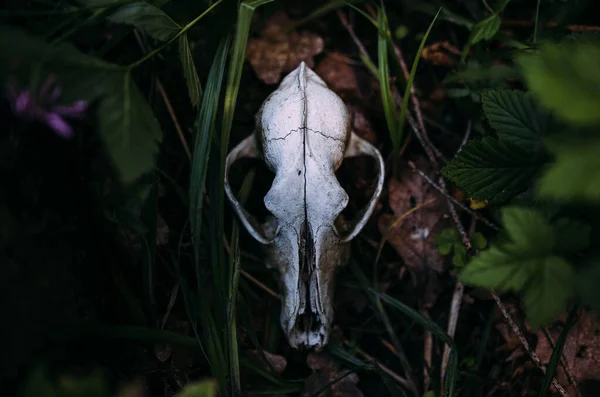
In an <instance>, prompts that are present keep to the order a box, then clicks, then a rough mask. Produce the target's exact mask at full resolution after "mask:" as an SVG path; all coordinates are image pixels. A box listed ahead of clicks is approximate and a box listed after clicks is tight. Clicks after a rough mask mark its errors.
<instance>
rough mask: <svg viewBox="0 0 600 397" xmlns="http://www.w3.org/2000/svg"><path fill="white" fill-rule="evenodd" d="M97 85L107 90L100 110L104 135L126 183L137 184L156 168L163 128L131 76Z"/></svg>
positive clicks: (119, 76) (99, 115) (100, 124)
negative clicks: (155, 159) (143, 176)
mask: <svg viewBox="0 0 600 397" xmlns="http://www.w3.org/2000/svg"><path fill="white" fill-rule="evenodd" d="M97 84H103V85H105V87H106V88H105V89H106V90H107V92H106V95H104V96H103V98H102V100H101V102H100V105H99V107H98V121H99V125H98V127H99V131H100V135H101V136H102V140H103V141H104V144H105V145H106V147H107V149H108V154H109V155H110V158H111V159H112V161H113V162H114V164H115V166H116V167H117V169H118V170H119V171H120V177H121V179H122V180H123V182H125V183H129V182H133V181H134V180H136V179H137V178H138V177H139V176H140V175H142V174H144V173H146V172H148V171H149V170H151V169H152V168H153V166H154V158H155V155H156V153H157V152H158V142H159V140H160V138H161V135H162V133H161V131H160V127H159V126H158V122H157V121H156V119H155V118H154V114H153V113H152V109H151V108H150V106H149V105H148V103H147V102H146V99H145V98H144V97H143V95H142V93H141V92H140V90H139V89H138V88H137V86H136V85H135V83H134V82H133V79H132V78H131V75H130V74H129V73H124V74H122V75H118V76H115V77H112V78H110V79H107V80H105V81H97Z"/></svg>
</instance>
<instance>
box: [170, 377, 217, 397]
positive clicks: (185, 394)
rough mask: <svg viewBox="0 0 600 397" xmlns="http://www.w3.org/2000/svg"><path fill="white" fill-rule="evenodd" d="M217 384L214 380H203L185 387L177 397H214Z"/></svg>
mask: <svg viewBox="0 0 600 397" xmlns="http://www.w3.org/2000/svg"><path fill="white" fill-rule="evenodd" d="M216 395H217V384H216V382H215V381H214V380H212V379H210V380H203V381H200V382H195V383H191V384H189V385H187V386H186V387H185V389H183V391H182V392H181V393H179V394H177V397H216Z"/></svg>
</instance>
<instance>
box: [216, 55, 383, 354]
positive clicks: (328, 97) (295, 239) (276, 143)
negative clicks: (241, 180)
mask: <svg viewBox="0 0 600 397" xmlns="http://www.w3.org/2000/svg"><path fill="white" fill-rule="evenodd" d="M359 155H368V156H372V157H374V158H375V159H376V162H377V166H378V168H379V175H378V184H377V188H376V189H375V193H374V194H373V197H372V198H371V200H370V202H369V203H368V205H367V206H366V208H364V209H363V211H361V213H360V214H359V215H358V217H357V219H356V220H354V221H353V222H350V223H347V222H346V221H344V220H343V219H342V217H341V216H340V213H341V212H342V210H343V209H344V208H345V207H346V206H347V204H348V195H347V194H346V192H345V191H344V189H342V187H341V186H340V184H339V182H338V180H337V178H336V176H335V171H336V170H337V169H338V167H339V166H340V164H341V163H342V160H343V159H344V158H345V157H352V156H359ZM242 157H254V158H262V159H264V161H265V163H266V164H267V166H268V167H269V168H270V169H271V170H272V171H273V172H274V173H275V179H274V181H273V185H272V186H271V189H270V190H269V192H268V193H267V195H266V196H265V198H264V203H265V206H266V208H267V210H268V211H269V212H270V213H271V215H272V216H269V217H268V219H267V221H266V223H265V224H262V225H261V224H259V223H258V221H257V220H256V219H255V218H254V217H252V216H251V215H250V214H248V213H247V212H246V210H244V208H242V206H241V205H240V204H239V202H238V201H237V199H236V198H235V196H234V195H233V192H232V191H231V187H230V185H229V181H228V176H227V175H228V170H229V167H230V166H231V164H232V163H233V162H234V161H235V160H237V159H239V158H242ZM383 180H384V165H383V159H382V157H381V154H380V153H379V151H378V150H377V149H376V148H375V147H374V146H372V145H371V144H370V143H368V142H367V141H365V140H363V139H361V138H360V137H358V136H357V135H355V134H354V133H353V132H351V129H350V116H349V113H348V110H347V109H346V106H345V105H344V102H343V101H342V100H341V99H340V97H338V96H337V95H336V94H335V93H334V92H333V91H331V90H330V89H329V88H327V85H326V84H325V82H324V81H323V80H322V79H321V78H320V77H319V76H317V74H316V73H314V72H313V71H312V70H310V69H309V68H308V67H307V66H306V65H305V64H304V62H302V63H301V64H300V66H298V68H297V69H296V70H294V71H293V72H291V73H290V74H288V75H287V76H286V77H285V78H284V79H283V81H282V82H281V84H280V86H279V87H278V89H277V90H276V91H275V92H273V93H272V94H271V95H270V96H269V97H268V98H267V99H266V100H265V102H264V103H263V105H262V107H261V108H260V110H259V112H258V114H257V117H256V129H255V132H254V133H253V134H251V135H250V136H248V137H247V138H246V139H244V140H243V141H242V142H241V143H240V144H238V146H237V147H235V148H234V149H233V150H232V151H231V152H230V153H229V155H228V156H227V160H226V172H225V192H226V193H227V196H228V198H229V200H230V201H231V203H232V206H233V208H234V209H235V211H236V213H237V214H238V216H239V218H240V220H241V222H242V223H243V224H244V226H245V227H246V229H247V230H248V232H249V233H250V234H251V235H252V236H253V237H254V238H255V239H256V240H257V241H259V242H260V243H262V244H263V245H264V248H265V252H266V264H267V266H268V267H272V268H276V269H277V270H278V272H279V280H280V286H281V291H282V299H283V306H282V312H281V326H282V327H283V330H284V332H285V334H286V336H287V339H288V341H289V343H290V345H291V346H292V347H294V348H300V347H304V348H309V349H315V350H317V351H318V350H321V349H322V348H323V347H324V346H325V345H326V344H327V342H328V340H329V332H330V329H331V323H332V319H333V307H332V299H333V293H334V276H335V272H336V270H337V269H338V268H339V267H340V266H343V265H345V264H346V263H347V262H348V258H349V244H348V243H349V242H350V240H352V239H353V238H354V237H355V236H356V235H357V234H358V233H359V232H360V230H361V229H362V228H363V226H364V225H365V223H366V222H367V220H368V218H369V216H370V215H371V213H372V212H373V209H374V208H375V204H376V203H377V200H378V198H379V196H380V194H381V191H382V189H383Z"/></svg>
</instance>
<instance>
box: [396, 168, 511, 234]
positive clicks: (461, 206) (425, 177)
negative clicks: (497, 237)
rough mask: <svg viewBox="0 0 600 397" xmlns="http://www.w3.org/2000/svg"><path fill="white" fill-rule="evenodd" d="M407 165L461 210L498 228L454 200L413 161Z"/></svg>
mask: <svg viewBox="0 0 600 397" xmlns="http://www.w3.org/2000/svg"><path fill="white" fill-rule="evenodd" d="M408 165H409V166H410V168H411V169H412V170H413V171H414V172H417V173H418V174H419V175H421V176H422V177H423V179H425V180H426V181H427V183H429V184H430V185H431V186H433V187H434V188H435V189H436V190H437V191H439V192H440V193H442V194H443V195H444V197H445V198H446V200H449V201H451V202H452V204H454V205H456V206H457V207H458V208H460V209H461V210H463V211H466V212H468V213H469V214H471V215H472V216H473V217H474V218H475V219H477V220H478V221H481V222H483V223H485V224H486V225H488V226H489V227H491V228H492V229H494V230H500V226H498V225H496V224H495V223H492V222H490V221H488V220H487V219H486V218H484V217H482V216H481V215H480V214H478V213H477V212H475V211H473V210H472V209H470V208H468V207H467V206H465V205H464V204H462V203H461V202H460V201H458V200H456V199H455V198H454V197H452V196H450V195H449V194H448V193H447V192H445V191H444V189H442V187H441V186H439V185H438V184H437V183H435V182H434V181H433V180H432V179H431V178H430V177H429V176H428V175H427V174H425V173H424V172H423V171H421V170H420V169H418V168H417V166H416V165H415V163H413V162H412V161H409V162H408Z"/></svg>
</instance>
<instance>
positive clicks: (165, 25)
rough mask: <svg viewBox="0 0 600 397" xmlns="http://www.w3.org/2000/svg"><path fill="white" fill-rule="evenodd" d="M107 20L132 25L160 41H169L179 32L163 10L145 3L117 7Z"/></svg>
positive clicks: (178, 28)
mask: <svg viewBox="0 0 600 397" xmlns="http://www.w3.org/2000/svg"><path fill="white" fill-rule="evenodd" d="M108 20H110V21H112V22H115V23H124V24H127V25H133V26H135V27H136V28H139V29H141V30H143V31H144V32H146V33H147V34H149V35H150V36H152V37H153V38H155V39H157V40H160V41H167V40H169V39H170V38H172V37H173V36H175V35H176V34H177V33H178V32H179V30H181V26H179V24H177V23H176V22H175V21H173V20H172V19H171V17H169V16H168V15H167V14H165V12H164V11H163V10H161V9H160V8H158V7H155V6H153V5H152V4H148V3H146V2H145V1H137V2H135V3H130V4H125V5H124V6H122V7H119V8H118V9H117V10H116V11H115V12H114V13H112V14H110V15H109V16H108Z"/></svg>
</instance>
